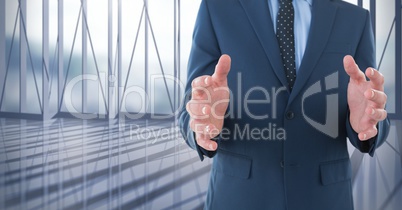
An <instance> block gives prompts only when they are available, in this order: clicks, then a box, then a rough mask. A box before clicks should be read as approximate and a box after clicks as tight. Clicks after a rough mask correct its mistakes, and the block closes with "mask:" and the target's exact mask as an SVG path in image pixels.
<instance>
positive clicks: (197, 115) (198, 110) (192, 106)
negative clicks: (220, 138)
mask: <svg viewBox="0 0 402 210" xmlns="http://www.w3.org/2000/svg"><path fill="white" fill-rule="evenodd" d="M186 110H187V112H188V113H189V114H190V117H192V118H194V119H206V118H208V117H209V114H210V113H211V107H210V106H209V105H207V104H205V103H199V102H198V100H190V101H189V102H188V103H187V105H186Z"/></svg>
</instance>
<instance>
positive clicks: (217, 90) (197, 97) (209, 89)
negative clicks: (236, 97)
mask: <svg viewBox="0 0 402 210" xmlns="http://www.w3.org/2000/svg"><path fill="white" fill-rule="evenodd" d="M230 64H231V60H230V57H229V56H228V55H222V56H221V57H220V59H219V61H218V64H217V65H216V67H215V72H214V74H213V75H212V76H209V75H204V76H200V77H197V78H195V79H194V80H193V81H192V83H191V86H192V94H191V100H190V101H189V102H188V103H187V105H186V109H187V112H188V113H189V114H190V128H191V130H193V131H194V132H195V137H196V141H197V144H198V145H199V146H200V147H202V148H204V149H206V150H209V151H215V150H216V149H217V148H218V144H217V143H216V142H215V141H213V140H211V138H214V137H215V136H217V135H218V134H219V133H220V132H221V130H222V127H223V120H224V116H225V113H226V110H227V108H228V105H229V96H230V92H229V87H228V83H227V75H228V73H229V71H230Z"/></svg>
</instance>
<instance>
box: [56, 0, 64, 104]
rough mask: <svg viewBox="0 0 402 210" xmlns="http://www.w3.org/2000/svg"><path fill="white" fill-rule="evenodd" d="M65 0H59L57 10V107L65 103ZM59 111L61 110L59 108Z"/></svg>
mask: <svg viewBox="0 0 402 210" xmlns="http://www.w3.org/2000/svg"><path fill="white" fill-rule="evenodd" d="M63 3H64V0H59V1H58V9H57V10H58V11H57V16H58V17H57V34H58V48H57V50H58V51H57V64H58V67H57V107H61V104H62V103H63V102H62V101H61V96H62V94H63V85H64V84H63V83H64V79H63V78H64V61H63V57H64V54H63V50H64V22H63V16H64V10H63ZM58 111H59V110H58Z"/></svg>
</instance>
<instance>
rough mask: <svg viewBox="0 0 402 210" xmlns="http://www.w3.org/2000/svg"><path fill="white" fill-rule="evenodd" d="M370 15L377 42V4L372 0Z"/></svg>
mask: <svg viewBox="0 0 402 210" xmlns="http://www.w3.org/2000/svg"><path fill="white" fill-rule="evenodd" d="M370 15H371V23H372V25H373V32H374V40H375V37H376V4H375V0H370Z"/></svg>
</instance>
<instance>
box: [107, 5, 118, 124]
mask: <svg viewBox="0 0 402 210" xmlns="http://www.w3.org/2000/svg"><path fill="white" fill-rule="evenodd" d="M108 10H109V15H108V39H107V40H108V41H107V42H108V53H107V56H108V68H109V71H108V77H107V81H108V82H107V83H108V86H107V88H106V90H107V91H108V96H107V98H108V103H107V106H108V107H107V112H108V113H107V114H106V115H107V116H108V118H109V119H114V118H115V116H116V106H115V104H116V103H115V98H116V97H115V95H116V91H115V90H116V88H115V87H116V75H114V74H113V1H112V0H108Z"/></svg>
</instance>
